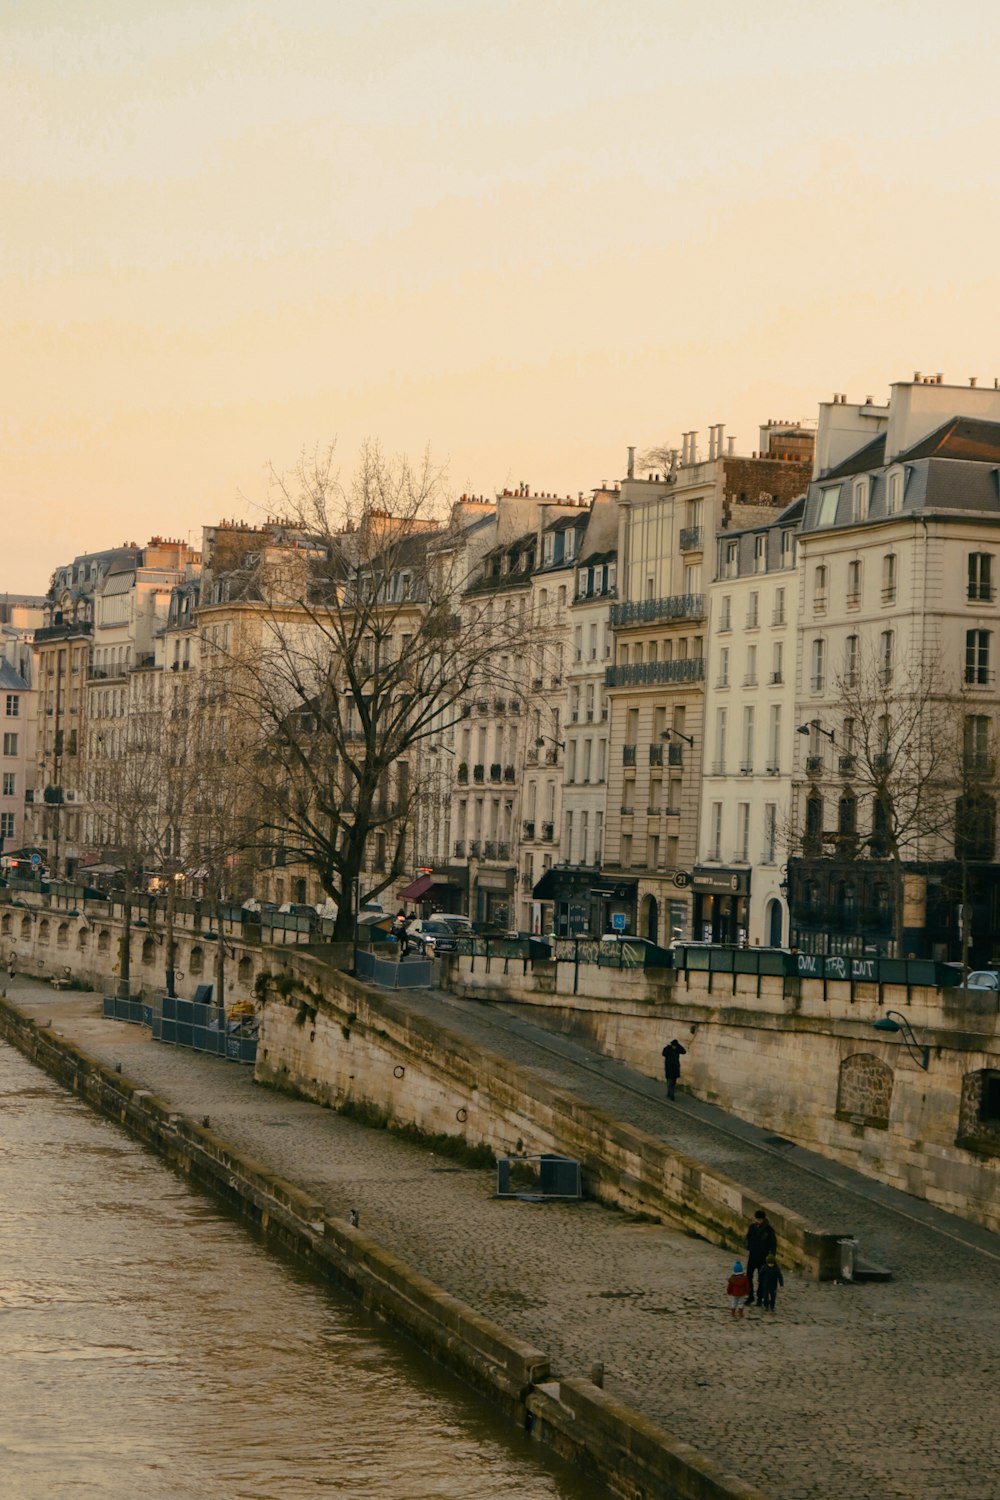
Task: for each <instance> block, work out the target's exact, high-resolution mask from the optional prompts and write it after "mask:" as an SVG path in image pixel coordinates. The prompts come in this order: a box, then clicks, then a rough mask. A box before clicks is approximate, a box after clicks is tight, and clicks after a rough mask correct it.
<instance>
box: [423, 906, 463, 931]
mask: <svg viewBox="0 0 1000 1500" xmlns="http://www.w3.org/2000/svg"><path fill="white" fill-rule="evenodd" d="M427 920H428V921H429V922H447V923H448V926H449V927H450V928H451V929H452V931H453V932H471V931H472V923H471V922H470V921H469V919H468V917H463V916H460V915H459V913H458V912H452V911H436V912H435V913H434V915H433V917H428V919H427Z"/></svg>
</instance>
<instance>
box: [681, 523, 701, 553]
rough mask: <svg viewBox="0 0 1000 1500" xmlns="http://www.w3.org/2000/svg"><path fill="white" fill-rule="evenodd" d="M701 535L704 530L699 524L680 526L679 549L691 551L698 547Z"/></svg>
mask: <svg viewBox="0 0 1000 1500" xmlns="http://www.w3.org/2000/svg"><path fill="white" fill-rule="evenodd" d="M703 536H704V531H703V530H702V528H701V527H700V526H682V527H681V551H682V552H693V551H695V549H696V548H700V547H701V544H702V538H703Z"/></svg>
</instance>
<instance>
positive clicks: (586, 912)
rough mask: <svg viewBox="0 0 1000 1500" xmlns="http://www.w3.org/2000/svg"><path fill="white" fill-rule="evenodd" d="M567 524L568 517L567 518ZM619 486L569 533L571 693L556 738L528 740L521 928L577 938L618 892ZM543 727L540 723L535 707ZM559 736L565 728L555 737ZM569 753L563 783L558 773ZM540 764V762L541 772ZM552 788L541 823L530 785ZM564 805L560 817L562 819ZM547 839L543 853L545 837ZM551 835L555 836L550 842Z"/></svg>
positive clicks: (596, 497) (599, 494)
mask: <svg viewBox="0 0 1000 1500" xmlns="http://www.w3.org/2000/svg"><path fill="white" fill-rule="evenodd" d="M559 524H560V525H561V526H563V527H564V529H566V527H567V523H559ZM617 541H618V491H617V490H613V489H599V490H595V491H594V494H593V498H592V501H591V506H590V510H589V513H588V514H587V515H586V516H585V517H582V518H580V519H579V520H577V522H576V523H575V525H573V526H572V527H571V528H569V529H567V530H566V543H567V544H568V549H569V550H566V547H564V554H563V557H564V564H563V565H564V567H565V568H568V569H571V570H572V576H571V581H570V584H569V586H568V589H567V599H568V611H567V626H566V637H567V639H566V646H567V650H566V653H565V673H564V687H565V696H564V699H563V702H562V704H561V706H560V708H559V713H560V718H559V726H560V727H561V729H562V733H563V737H564V744H565V748H564V750H563V751H562V752H560V747H559V745H558V742H557V743H556V744H554V745H551V744H546V743H545V742H544V739H543V741H542V743H541V744H539V738H540V736H538V735H536V736H535V738H534V739H533V740H532V741H531V742H530V743H529V747H528V757H529V770H528V773H527V774H528V781H529V802H528V805H527V807H526V809H525V812H526V821H525V824H524V829H523V833H524V837H523V841H522V864H521V886H522V889H523V891H525V892H526V893H527V894H528V895H529V896H530V901H528V902H527V906H526V909H525V908H524V907H522V915H521V919H520V921H521V928H522V930H524V931H528V932H535V933H543V932H546V933H547V932H551V931H554V932H556V933H557V934H559V935H560V936H566V937H573V936H580V935H584V934H587V933H590V934H598V933H600V932H601V931H602V930H603V926H604V922H605V915H606V908H607V905H608V903H609V902H613V901H614V900H615V899H616V898H617V896H618V894H619V893H618V890H617V886H616V885H615V883H614V882H610V883H609V882H606V881H604V879H603V877H602V875H601V860H602V858H603V849H604V819H605V789H606V786H607V762H608V737H609V710H608V701H607V697H606V693H605V687H604V674H605V669H606V666H607V663H608V661H609V660H610V656H611V623H610V611H611V603H612V601H613V600H614V598H615V597H616V593H617ZM534 727H535V729H536V730H537V729H539V728H540V722H539V716H538V714H537V710H536V722H535V726H534ZM556 738H557V741H558V735H557V736H556ZM560 754H561V755H562V760H563V778H562V784H561V788H560V787H559V785H558V781H557V778H556V777H555V776H554V775H553V774H552V772H553V771H555V770H557V769H558V764H559V759H560ZM535 768H537V769H535ZM535 782H537V783H538V785H539V787H540V788H541V787H544V788H545V791H544V795H545V797H546V799H547V800H546V806H545V810H546V811H551V814H552V815H551V817H550V818H549V819H548V820H547V822H546V823H545V824H544V825H543V827H542V828H541V829H539V827H538V823H537V820H536V814H537V805H536V804H537V799H535V798H534V795H533V794H532V793H531V792H530V787H531V785H532V783H535ZM557 806H558V807H560V808H561V821H557V812H556V809H557ZM539 833H541V835H542V837H543V841H544V842H543V846H542V850H541V855H540V857H539V854H538V846H537V838H538V834H539ZM546 836H548V838H547V840H546Z"/></svg>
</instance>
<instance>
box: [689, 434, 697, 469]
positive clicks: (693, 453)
mask: <svg viewBox="0 0 1000 1500" xmlns="http://www.w3.org/2000/svg"><path fill="white" fill-rule="evenodd" d="M688 437H689V438H690V439H691V452H690V455H689V457H688V462H689V463H692V464H696V463H697V462H698V434H697V432H689V433H688Z"/></svg>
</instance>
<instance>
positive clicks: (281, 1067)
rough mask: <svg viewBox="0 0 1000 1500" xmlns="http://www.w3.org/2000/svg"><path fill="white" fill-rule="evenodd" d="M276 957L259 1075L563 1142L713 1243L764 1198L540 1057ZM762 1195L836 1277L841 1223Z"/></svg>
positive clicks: (808, 1257)
mask: <svg viewBox="0 0 1000 1500" xmlns="http://www.w3.org/2000/svg"><path fill="white" fill-rule="evenodd" d="M282 957H283V960H284V961H285V963H286V965H287V969H286V973H289V972H290V974H291V975H292V976H294V979H293V982H292V988H291V990H290V992H289V993H288V994H287V998H286V999H285V1001H284V1002H282V1000H281V999H280V998H279V997H278V995H277V994H274V995H272V997H271V998H270V999H269V1000H268V1002H267V1004H266V1005H265V1008H264V1012H263V1016H262V1020H261V1032H260V1040H259V1043H258V1048H257V1077H258V1079H259V1080H260V1081H261V1082H264V1083H270V1084H272V1085H275V1086H277V1087H281V1088H289V1089H294V1090H295V1091H296V1092H297V1093H301V1094H303V1095H304V1096H305V1097H306V1098H310V1099H315V1100H317V1101H318V1102H320V1103H324V1104H332V1105H333V1106H335V1107H337V1108H344V1107H347V1106H353V1107H358V1106H363V1107H364V1109H365V1110H368V1111H372V1112H374V1113H375V1114H377V1115H378V1116H380V1117H382V1118H384V1119H386V1120H390V1121H393V1122H395V1123H398V1124H400V1125H414V1126H416V1127H417V1128H418V1129H419V1130H421V1131H423V1132H425V1133H426V1134H429V1135H435V1134H444V1135H461V1136H463V1137H464V1138H465V1139H466V1140H467V1141H469V1142H470V1143H472V1144H476V1145H478V1144H484V1145H487V1146H489V1147H491V1149H493V1150H494V1151H495V1152H496V1154H497V1155H501V1156H516V1155H518V1154H519V1153H520V1152H522V1151H523V1152H526V1153H529V1154H536V1153H538V1152H546V1151H554V1152H561V1153H563V1154H565V1155H569V1156H572V1157H574V1158H575V1159H577V1160H579V1161H580V1162H582V1164H583V1175H584V1185H585V1188H586V1191H587V1192H588V1193H589V1194H590V1195H591V1196H593V1197H595V1198H597V1199H599V1200H600V1201H602V1202H605V1203H611V1204H614V1205H615V1206H617V1207H619V1208H625V1209H628V1210H630V1211H632V1212H639V1213H647V1214H652V1215H655V1216H657V1217H659V1218H662V1219H664V1220H666V1221H667V1222H670V1223H673V1224H679V1225H683V1226H684V1227H685V1228H687V1229H691V1230H693V1231H695V1232H696V1233H697V1234H699V1235H701V1236H703V1237H704V1238H705V1239H708V1240H712V1241H714V1242H715V1243H716V1244H719V1245H726V1246H731V1245H734V1244H737V1245H738V1244H740V1243H741V1240H742V1235H743V1233H744V1230H745V1228H746V1223H747V1220H748V1219H749V1218H750V1216H751V1215H752V1214H753V1212H754V1209H755V1208H757V1207H759V1206H760V1201H761V1200H760V1198H759V1197H757V1196H751V1195H750V1194H749V1193H747V1192H746V1191H745V1190H744V1189H743V1188H742V1187H741V1185H740V1184H739V1183H737V1182H735V1181H733V1180H732V1179H731V1178H729V1177H727V1176H726V1174H725V1173H724V1172H719V1171H715V1170H712V1169H710V1168H708V1167H706V1166H704V1165H703V1164H702V1163H700V1162H697V1161H695V1160H693V1159H691V1158H689V1157H687V1156H685V1155H684V1154H683V1153H682V1152H680V1151H678V1150H676V1149H674V1148H672V1147H671V1146H670V1145H668V1144H667V1143H665V1142H664V1141H662V1140H657V1139H655V1138H654V1137H652V1136H650V1135H647V1134H646V1133H645V1132H643V1131H641V1130H639V1129H638V1128H636V1127H635V1126H632V1125H628V1124H626V1123H623V1122H622V1121H620V1120H616V1119H612V1118H611V1117H610V1116H608V1115H604V1114H602V1113H601V1112H600V1111H598V1110H595V1109H594V1108H593V1107H592V1106H590V1105H584V1104H582V1103H581V1102H580V1101H579V1100H578V1099H576V1098H575V1097H574V1096H573V1095H572V1094H569V1093H567V1092H566V1091H564V1090H563V1089H561V1088H559V1087H558V1086H556V1085H554V1084H552V1083H551V1082H550V1081H548V1080H547V1079H545V1078H543V1077H541V1076H540V1075H539V1073H538V1072H537V1071H535V1070H531V1069H524V1068H520V1067H518V1066H517V1065H515V1064H514V1063H512V1062H510V1061H509V1060H507V1059H505V1058H503V1057H500V1056H496V1055H493V1056H484V1055H482V1054H480V1053H478V1052H477V1051H476V1050H475V1049H474V1048H473V1047H471V1046H470V1045H469V1044H468V1043H467V1042H466V1041H465V1040H464V1039H463V1038H461V1037H460V1036H457V1035H456V1034H455V1032H454V1031H451V1030H449V1029H447V1027H446V1026H436V1025H435V1024H434V1023H433V1022H432V1021H430V1020H428V1018H427V1017H426V1016H425V1015H421V1016H420V1017H419V1018H418V1019H415V1018H414V1016H413V1015H412V1012H411V1010H410V1009H409V1008H408V1006H407V1002H406V1000H405V998H403V997H396V996H390V995H381V994H379V995H374V994H373V993H372V992H371V991H369V990H368V989H367V988H366V987H365V986H364V985H361V984H358V983H357V982H356V981H354V980H353V979H351V978H350V976H348V975H346V974H342V973H340V972H338V971H337V970H332V969H330V968H329V967H327V966H326V965H324V964H323V963H322V962H321V961H320V960H318V959H315V958H312V957H310V956H309V955H305V954H298V953H289V954H286V955H283V956H282ZM288 985H289V981H288V980H287V979H283V980H282V988H283V989H286V990H287V989H288ZM767 1207H768V1211H769V1213H770V1215H771V1218H772V1220H773V1222H774V1224H775V1227H776V1229H777V1232H778V1234H779V1236H780V1238H781V1243H782V1245H783V1247H784V1253H785V1257H786V1261H787V1262H788V1263H789V1264H791V1265H796V1266H799V1267H801V1268H802V1269H803V1270H806V1271H808V1272H809V1274H811V1275H814V1276H817V1277H818V1278H820V1279H821V1280H826V1279H834V1278H835V1277H836V1276H837V1275H838V1274H839V1258H838V1249H837V1241H838V1239H839V1238H840V1237H841V1236H843V1235H845V1234H847V1233H848V1232H849V1228H850V1226H848V1225H837V1224H833V1225H813V1224H808V1223H806V1222H805V1221H804V1220H803V1219H802V1217H801V1216H800V1215H799V1214H796V1213H795V1212H793V1211H792V1210H791V1209H789V1208H786V1207H783V1206H782V1205H781V1204H778V1203H768V1204H767Z"/></svg>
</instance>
